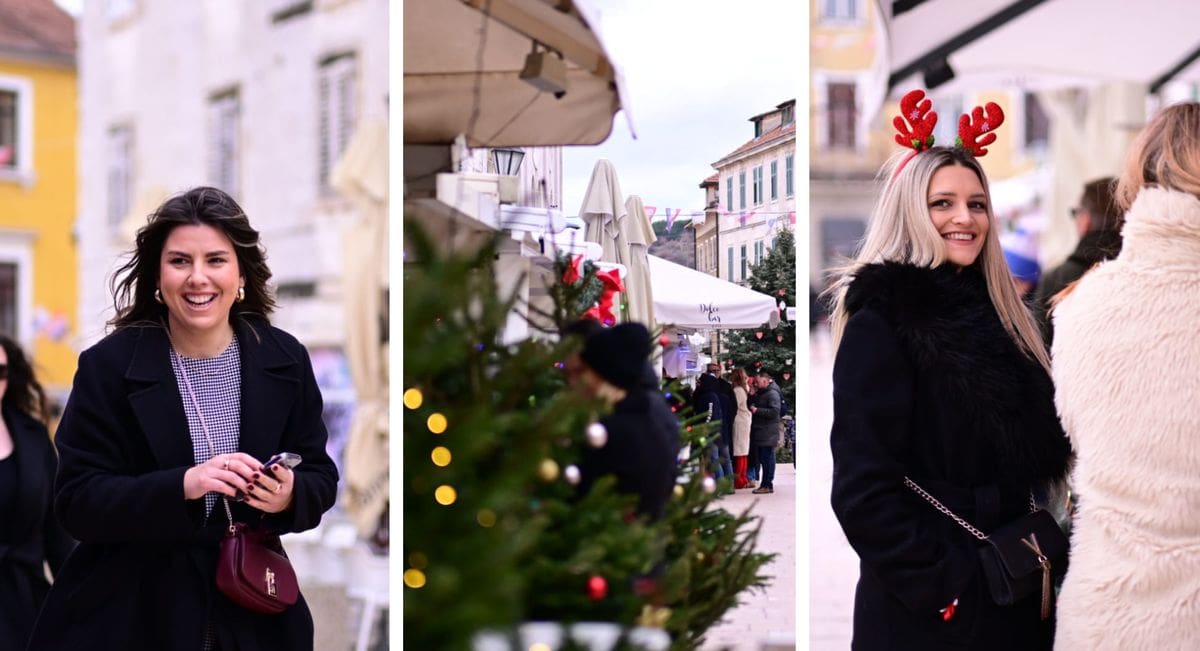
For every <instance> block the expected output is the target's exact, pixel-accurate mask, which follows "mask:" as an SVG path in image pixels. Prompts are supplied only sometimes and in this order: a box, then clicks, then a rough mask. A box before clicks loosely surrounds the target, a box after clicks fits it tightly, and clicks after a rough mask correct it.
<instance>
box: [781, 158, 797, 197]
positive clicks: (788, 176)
mask: <svg viewBox="0 0 1200 651" xmlns="http://www.w3.org/2000/svg"><path fill="white" fill-rule="evenodd" d="M794 158H795V156H788V157H787V158H785V159H784V161H783V162H784V167H785V168H786V169H785V170H784V180H785V181H786V183H785V184H784V185H785V187H786V190H787V196H789V197H790V196H792V195H793V194H795V193H794V192H793V191H792V166H793V159H794Z"/></svg>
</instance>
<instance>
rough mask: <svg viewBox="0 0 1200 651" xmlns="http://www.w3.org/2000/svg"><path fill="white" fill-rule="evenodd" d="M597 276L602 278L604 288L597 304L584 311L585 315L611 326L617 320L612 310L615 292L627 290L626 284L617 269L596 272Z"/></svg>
mask: <svg viewBox="0 0 1200 651" xmlns="http://www.w3.org/2000/svg"><path fill="white" fill-rule="evenodd" d="M596 278H599V279H600V283H601V284H602V285H603V286H604V290H603V291H601V292H600V300H599V301H598V302H597V303H596V305H594V306H592V307H591V309H589V310H588V311H587V312H584V313H583V316H585V317H591V318H593V319H596V320H597V321H599V322H600V323H603V324H604V325H606V326H610V325H613V324H614V323H616V322H617V316H616V315H615V314H613V311H612V307H613V294H616V293H617V292H623V291H625V284H624V283H622V282H621V274H620V273H619V272H618V271H617V270H616V269H609V270H608V271H599V272H596Z"/></svg>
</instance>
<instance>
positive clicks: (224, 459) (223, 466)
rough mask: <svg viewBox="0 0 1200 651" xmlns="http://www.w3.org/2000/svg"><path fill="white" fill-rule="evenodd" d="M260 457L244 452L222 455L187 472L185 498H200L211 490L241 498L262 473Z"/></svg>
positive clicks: (184, 482)
mask: <svg viewBox="0 0 1200 651" xmlns="http://www.w3.org/2000/svg"><path fill="white" fill-rule="evenodd" d="M260 466H261V464H259V462H258V460H257V459H255V458H254V457H252V456H250V455H248V454H246V453H244V452H234V453H232V454H218V455H217V456H215V457H213V458H211V459H209V460H208V461H205V462H204V463H202V464H200V465H198V466H192V467H191V468H188V470H187V472H185V473H184V474H183V497H184V499H189V500H197V499H200V498H201V497H204V496H205V495H206V494H208V493H216V494H218V495H224V496H225V497H234V498H236V497H237V494H238V492H239V491H241V492H243V493H245V492H247V491H248V489H249V488H251V486H252V485H253V484H252V483H251V482H253V481H254V480H255V479H257V475H258V474H259V471H258V469H259V467H260Z"/></svg>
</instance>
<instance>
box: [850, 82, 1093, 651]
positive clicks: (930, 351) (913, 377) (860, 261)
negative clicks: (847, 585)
mask: <svg viewBox="0 0 1200 651" xmlns="http://www.w3.org/2000/svg"><path fill="white" fill-rule="evenodd" d="M922 95H923V94H922V93H921V92H920V91H914V92H913V93H910V94H908V95H906V96H905V98H904V99H903V100H902V101H901V106H902V107H905V109H904V120H907V121H908V122H909V123H910V124H912V126H913V129H912V130H913V132H914V133H911V134H910V133H904V132H905V131H907V129H906V128H904V127H905V125H904V122H903V121H902V119H901V118H899V117H898V118H896V120H895V122H894V123H895V124H897V126H898V127H901V131H902V134H901V135H899V136H897V140H899V141H901V143H902V144H906V145H910V146H911V145H915V147H914V150H913V151H910V152H908V155H907V156H905V157H904V158H899V157H896V158H893V160H892V161H891V162H890V164H889V165H888V166H885V168H884V170H883V172H882V173H881V177H882V178H883V179H884V189H883V192H882V194H881V195H880V197H879V200H878V202H877V203H876V206H875V209H874V212H873V213H872V215H871V220H870V222H869V225H868V227H867V232H866V236H865V238H864V241H863V243H862V245H861V246H860V248H859V252H858V253H857V255H856V257H855V259H854V260H853V261H852V262H851V263H850V264H849V265H848V266H846V267H845V268H843V269H841V270H840V272H839V273H838V274H837V276H836V280H835V281H834V284H833V285H832V292H833V305H834V309H833V313H832V335H833V342H834V346H835V352H836V358H835V361H834V370H833V428H832V432H831V437H830V442H831V449H832V453H833V490H832V496H831V498H832V505H833V510H834V513H835V514H836V515H837V517H838V520H839V522H840V523H841V525H842V529H843V531H844V532H845V534H846V539H847V540H848V541H849V542H850V545H851V546H852V547H853V548H854V550H855V551H856V552H857V553H858V556H859V558H860V559H861V571H860V576H859V581H858V587H857V591H856V595H855V604H854V637H853V646H852V648H853V649H857V650H879V649H913V650H917V649H920V650H924V649H934V648H937V649H949V648H962V649H973V650H979V649H983V650H988V649H997V650H999V649H1005V650H1008V649H1026V650H1029V649H1043V650H1046V649H1050V648H1051V645H1052V634H1053V624H1052V623H1051V622H1050V621H1046V620H1044V619H1042V616H1041V612H1040V611H1041V608H1042V595H1041V594H1040V591H1038V592H1035V593H1034V594H1030V595H1028V596H1026V597H1025V598H1023V599H1019V600H1017V601H1016V602H1015V603H1013V604H1011V605H1000V603H997V601H995V600H993V597H992V596H991V595H992V593H991V591H990V590H989V585H988V582H987V581H986V580H985V577H984V572H983V567H982V565H981V562H980V558H981V557H980V550H981V543H980V541H979V540H978V539H977V538H976V536H975V535H974V534H973V533H971V532H970V531H968V530H967V528H966V526H965V525H963V524H960V523H959V522H957V521H956V520H955V519H952V518H950V517H948V516H947V515H946V514H945V513H943V512H939V509H938V508H935V505H934V504H933V503H932V502H931V501H930V498H927V497H925V496H921V495H918V493H917V492H916V489H914V488H912V487H911V486H909V485H907V483H906V482H907V481H909V480H911V481H913V482H915V485H917V486H919V487H920V488H921V489H923V490H924V491H927V494H928V495H929V496H930V497H931V498H932V499H933V500H937V501H938V503H940V504H942V506H943V508H946V509H949V510H951V511H952V512H953V513H955V514H956V516H957V517H958V518H961V519H962V521H964V522H966V523H969V524H971V525H973V526H974V527H976V528H977V529H978V530H980V531H982V532H984V534H986V535H991V534H992V533H994V532H996V531H997V530H998V529H1001V528H1002V527H1005V526H1009V525H1013V524H1014V523H1016V522H1017V521H1019V520H1020V521H1024V520H1023V518H1025V517H1026V516H1027V514H1028V513H1029V512H1030V499H1031V493H1032V492H1040V491H1041V490H1043V488H1044V487H1045V486H1046V485H1048V484H1051V483H1054V482H1057V481H1061V479H1062V478H1063V476H1064V475H1065V473H1066V469H1067V464H1068V458H1069V455H1070V449H1069V446H1068V444H1067V441H1066V438H1065V437H1064V436H1063V433H1062V429H1061V428H1060V426H1059V423H1058V419H1057V417H1056V415H1055V410H1054V402H1053V395H1054V394H1053V387H1052V386H1051V384H1050V378H1049V366H1050V362H1049V357H1048V355H1047V352H1046V350H1045V347H1044V346H1043V344H1042V341H1041V336H1040V334H1039V332H1038V329H1037V325H1036V324H1035V322H1034V320H1033V318H1032V316H1031V315H1030V314H1029V312H1028V310H1026V309H1025V307H1024V305H1023V304H1022V303H1021V300H1020V297H1018V296H1017V292H1016V290H1015V288H1014V287H1013V283H1012V280H1011V278H1010V276H1009V271H1008V267H1007V265H1006V264H1005V261H1004V254H1003V252H1002V251H1001V249H1000V243H999V237H998V235H999V233H998V232H997V230H998V229H997V228H995V217H994V214H993V212H992V205H991V196H990V194H989V192H988V187H987V177H986V175H985V174H984V171H983V168H982V167H981V165H980V163H979V160H978V159H977V156H979V155H981V154H983V153H986V151H985V150H982V147H981V146H980V145H982V144H989V143H990V140H991V139H993V138H994V134H991V133H990V131H991V130H992V129H995V127H997V126H999V123H1000V120H1001V117H1000V114H999V107H998V106H996V105H995V104H989V105H988V107H987V109H986V114H987V118H986V119H985V118H984V117H983V116H984V112H985V111H984V109H983V108H982V107H981V108H976V109H975V111H974V112H973V117H967V118H966V119H965V120H963V121H962V122H960V129H959V137H960V142H961V144H960V145H956V146H955V147H938V146H932V142H931V141H930V140H929V139H928V138H927V137H928V136H931V134H932V131H933V128H934V122H935V121H936V114H935V113H933V114H931V113H929V112H928V110H929V108H930V106H929V104H930V103H929V101H928V100H925V101H924V102H922V101H921V96H922ZM964 123H965V124H964ZM964 127H965V128H964ZM983 132H988V133H986V135H984V136H982V139H981V140H980V141H976V136H978V135H979V134H980V133H983ZM1050 526H1055V525H1054V524H1053V522H1052V521H1051V522H1050ZM1057 535H1058V538H1059V539H1060V540H1061V538H1062V534H1061V532H1057ZM1020 551H1022V552H1023V551H1024V550H1020ZM1028 559H1029V562H1030V563H1032V565H1030V567H1036V558H1035V557H1034V556H1033V554H1032V552H1029V556H1028ZM1056 560H1057V559H1056Z"/></svg>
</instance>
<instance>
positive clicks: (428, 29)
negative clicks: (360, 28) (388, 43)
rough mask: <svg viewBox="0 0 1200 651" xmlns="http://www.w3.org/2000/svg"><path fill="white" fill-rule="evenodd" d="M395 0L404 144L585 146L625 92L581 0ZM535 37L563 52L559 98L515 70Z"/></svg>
mask: <svg viewBox="0 0 1200 651" xmlns="http://www.w3.org/2000/svg"><path fill="white" fill-rule="evenodd" d="M403 4H404V37H403V39H402V40H401V42H402V43H403V47H404V59H403V60H404V142H405V143H406V144H442V143H449V142H452V141H453V140H454V138H455V137H456V136H457V135H458V134H460V133H461V134H465V135H466V137H467V144H468V145H469V146H471V147H481V146H487V147H500V146H513V145H519V146H537V145H593V144H597V143H600V142H603V141H604V140H605V139H606V138H608V135H609V133H610V132H611V131H612V122H613V116H614V115H615V114H616V112H617V111H618V110H621V109H622V104H623V98H625V97H627V95H626V94H625V92H624V88H623V81H622V79H621V73H620V71H619V70H618V69H617V67H616V65H615V64H614V63H613V61H612V59H611V58H610V57H609V56H608V54H607V53H606V52H605V51H604V46H603V44H602V43H601V42H600V39H599V37H598V36H597V35H596V32H595V30H594V29H593V26H594V25H595V24H596V21H595V20H594V19H593V18H592V14H593V10H592V9H591V7H590V6H589V3H588V0H562V1H551V0H405V2H404V3H403ZM534 41H536V42H537V43H539V44H541V46H542V47H543V48H550V49H551V50H554V52H556V53H560V54H561V55H562V58H561V59H560V60H561V61H562V62H563V63H564V64H565V68H566V71H565V82H566V85H565V89H564V90H565V94H563V95H562V96H561V97H556V96H555V94H554V93H552V92H546V91H544V90H540V89H539V88H537V87H535V86H534V85H532V84H531V83H529V82H527V81H525V80H523V79H521V78H520V76H519V74H520V72H521V71H522V69H523V68H524V67H525V61H526V56H527V55H529V54H530V52H531V50H532V48H533V43H534ZM547 56H548V57H553V58H555V59H556V60H558V55H557V54H548V55H547ZM625 115H626V120H627V121H628V119H629V112H628V110H626V111H625ZM630 131H632V125H630Z"/></svg>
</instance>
